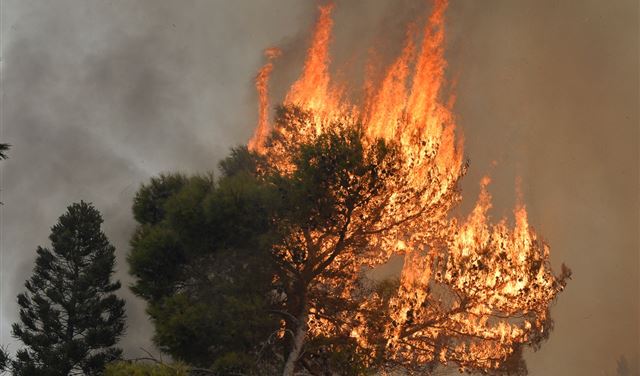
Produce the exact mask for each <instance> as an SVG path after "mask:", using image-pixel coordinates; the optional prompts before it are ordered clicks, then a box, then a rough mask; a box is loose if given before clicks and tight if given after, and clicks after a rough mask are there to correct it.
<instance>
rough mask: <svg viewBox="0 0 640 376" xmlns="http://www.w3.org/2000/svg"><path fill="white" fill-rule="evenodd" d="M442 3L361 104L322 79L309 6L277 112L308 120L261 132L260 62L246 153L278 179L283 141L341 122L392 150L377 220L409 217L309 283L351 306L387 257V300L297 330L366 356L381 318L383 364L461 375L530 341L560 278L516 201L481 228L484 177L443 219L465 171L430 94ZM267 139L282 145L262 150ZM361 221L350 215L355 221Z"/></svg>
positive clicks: (318, 38) (436, 82) (459, 146)
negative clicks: (288, 108)
mask: <svg viewBox="0 0 640 376" xmlns="http://www.w3.org/2000/svg"><path fill="white" fill-rule="evenodd" d="M447 5H448V4H447V1H446V0H436V1H435V5H434V7H433V10H432V13H431V15H430V17H429V18H428V20H427V22H426V25H425V26H424V28H423V30H422V40H421V43H420V44H419V46H416V44H415V41H414V40H415V39H416V36H417V33H416V29H415V27H413V26H410V27H409V28H408V31H407V34H406V39H405V42H404V46H403V48H402V50H401V52H400V54H399V56H398V57H397V58H396V59H395V60H394V61H393V62H392V63H391V64H390V65H389V66H388V67H387V68H386V70H384V72H385V73H384V76H383V78H382V80H381V81H380V83H379V84H378V83H376V82H372V81H371V80H370V79H368V80H366V82H365V92H366V93H367V96H366V100H365V103H364V104H363V105H362V109H360V108H359V107H358V106H357V105H354V104H353V103H350V102H349V100H348V99H347V98H345V95H344V92H345V90H344V88H345V87H346V84H344V83H336V82H332V78H331V75H330V73H329V72H330V70H329V65H330V62H331V57H330V54H329V45H330V42H331V31H332V27H333V21H332V19H331V12H332V10H333V8H334V6H333V5H332V4H329V5H325V6H321V7H319V11H320V15H319V18H318V21H317V23H316V26H315V29H314V32H313V37H312V39H311V44H310V47H309V49H308V51H307V57H306V61H305V64H304V69H303V72H302V74H301V76H300V78H299V79H298V80H297V81H296V82H295V83H294V84H293V85H292V86H291V88H290V90H289V92H288V93H287V94H286V97H285V99H284V104H285V105H293V106H296V107H298V108H301V109H303V110H305V111H308V114H310V116H311V118H310V119H302V120H296V121H297V122H296V123H295V127H294V128H293V129H292V128H291V127H289V128H285V127H284V126H282V125H281V124H275V126H274V127H273V129H270V127H269V124H268V111H267V107H268V95H267V82H268V77H269V73H270V72H271V70H272V68H273V66H272V61H271V59H272V58H273V57H274V56H275V55H273V56H270V57H269V61H268V63H267V64H266V65H265V66H264V67H263V68H262V69H261V70H260V73H259V74H258V78H257V79H256V87H257V88H258V92H259V95H260V107H259V108H260V117H259V123H258V127H257V129H256V132H255V134H254V137H253V138H252V139H251V141H250V142H249V148H250V149H251V150H255V151H257V152H259V153H262V154H264V155H265V156H266V157H267V159H268V160H269V161H270V163H272V164H274V165H276V167H277V168H279V169H280V171H283V172H284V173H288V172H290V169H291V163H290V162H289V157H290V155H289V152H290V150H288V148H287V146H286V145H288V144H289V145H290V144H295V143H298V142H305V141H310V140H313V138H314V137H317V136H318V135H321V134H323V133H327V132H329V131H331V130H332V129H333V127H336V126H339V124H343V123H345V122H346V123H351V124H355V123H357V124H359V125H361V126H362V128H363V130H364V132H363V136H362V137H363V140H362V141H363V144H365V145H371V144H372V143H373V142H375V140H377V139H384V140H386V141H389V142H392V143H395V144H397V145H398V146H399V150H400V158H401V159H402V166H403V167H402V171H403V172H404V173H405V174H404V175H403V177H402V180H401V182H400V183H398V184H401V185H402V190H400V189H398V191H397V192H394V193H393V194H391V195H390V196H389V200H388V205H387V207H386V208H385V213H383V214H381V217H383V218H385V219H384V220H385V221H387V222H388V223H393V222H394V221H397V220H398V219H399V218H401V217H402V218H406V217H411V218H412V220H411V221H407V222H403V225H402V229H399V230H395V231H387V232H382V231H380V232H376V235H372V238H373V240H371V242H370V244H369V245H368V247H367V249H365V250H359V251H358V254H357V255H354V254H345V255H339V256H338V257H336V258H335V260H334V261H333V264H332V265H333V266H329V268H330V269H331V268H334V269H332V270H335V271H337V270H339V271H340V273H342V275H344V274H345V273H347V274H348V273H351V274H350V275H351V278H352V280H351V281H346V282H345V281H342V280H337V279H335V278H334V279H332V278H331V277H327V276H323V275H320V276H319V277H318V278H319V283H320V285H322V286H323V287H322V288H323V289H324V290H323V291H333V292H334V293H335V295H336V296H339V297H341V298H344V299H351V300H357V299H358V296H361V295H362V294H361V293H360V292H358V291H356V287H355V286H356V285H357V284H356V283H354V282H353V281H356V280H358V278H360V277H361V274H360V271H361V269H362V267H364V266H370V267H372V266H376V265H381V264H383V263H385V262H387V261H388V260H389V257H390V256H391V255H392V254H400V255H404V266H403V269H402V272H401V274H400V281H399V286H398V287H397V291H396V292H395V294H394V295H393V296H392V297H391V298H385V297H384V296H382V295H381V294H379V293H373V294H372V295H369V296H367V298H366V299H361V301H360V309H359V310H356V311H353V312H351V311H350V312H342V313H340V315H341V316H340V317H339V318H338V319H337V320H336V322H341V324H336V323H335V322H332V321H329V320H327V319H326V317H324V316H323V315H324V313H323V308H322V307H314V308H313V311H312V312H310V313H311V315H310V316H309V317H310V318H309V333H310V334H311V335H312V336H319V335H328V334H330V333H346V335H348V336H350V337H352V338H354V339H355V340H356V341H357V342H358V344H359V346H360V347H361V348H362V349H367V350H370V355H371V354H374V353H376V352H377V351H380V346H378V345H376V344H375V343H374V340H373V338H375V337H376V334H375V333H374V329H373V328H372V326H371V325H370V322H369V321H368V320H369V319H368V318H367V314H366V312H371V311H376V310H377V311H384V312H386V314H387V317H388V323H387V324H385V326H384V328H382V330H381V332H382V333H383V337H384V343H385V346H384V348H385V350H384V351H386V352H387V357H389V358H391V359H394V360H396V361H398V362H399V363H400V364H411V363H418V364H424V363H428V362H432V361H439V362H441V363H446V362H448V361H453V362H456V363H458V364H459V365H460V366H461V367H462V368H463V369H464V368H465V367H475V368H480V369H483V370H490V369H496V368H498V367H499V366H500V365H501V364H502V363H503V362H504V361H505V360H506V359H507V358H508V357H509V356H510V355H511V354H512V353H513V351H514V345H515V344H524V343H527V342H529V341H532V338H533V337H536V336H538V337H539V336H542V334H543V333H544V332H545V330H546V326H547V325H548V323H547V322H548V320H549V317H548V307H549V304H550V302H551V301H553V299H554V298H555V296H556V294H557V293H558V292H559V291H560V290H561V288H562V286H563V283H564V282H563V280H564V277H566V275H564V274H563V277H560V278H556V277H555V276H554V275H553V274H552V273H551V268H550V264H549V261H548V256H549V249H548V246H547V245H546V244H544V243H543V242H541V241H539V240H538V238H537V235H536V233H535V232H534V231H533V229H532V228H530V226H529V223H528V219H527V211H526V208H525V206H524V205H523V204H521V203H518V205H517V206H516V209H515V211H514V215H515V226H514V227H513V228H512V229H511V228H509V226H508V225H507V221H506V220H504V219H503V220H501V221H499V222H498V223H497V224H491V223H490V221H489V216H488V212H489V209H490V208H491V195H490V194H489V193H488V190H487V187H488V185H489V183H490V179H489V178H488V177H485V178H483V179H482V180H481V192H480V196H479V198H478V201H477V203H476V206H475V208H474V209H473V211H472V212H471V213H470V214H469V216H468V217H467V218H466V219H465V220H461V221H458V220H455V219H453V220H451V219H449V218H448V213H449V211H450V209H451V208H452V207H453V205H455V204H456V203H457V202H458V201H459V199H460V198H459V193H458V189H457V185H458V181H459V179H460V178H461V176H462V175H463V174H464V172H465V170H466V166H465V164H464V163H463V138H462V136H461V135H460V132H459V131H458V130H457V126H456V122H455V120H456V119H455V116H454V114H453V112H452V107H453V102H454V99H455V98H454V97H453V95H450V96H449V97H448V98H445V100H443V98H442V97H445V96H446V95H445V93H444V90H443V89H444V88H446V87H447V85H448V83H447V81H446V79H445V69H446V66H447V63H446V60H445V58H444V43H445V28H444V26H445V22H444V19H445V18H444V14H445V10H446V8H447ZM269 132H273V134H277V135H278V136H279V137H280V139H281V140H284V141H281V142H280V143H274V144H271V145H270V144H268V143H267V144H266V145H267V146H265V140H266V139H267V136H268V134H269ZM391 188H393V187H391ZM395 188H398V187H395ZM401 191H402V192H401ZM403 192H404V193H403ZM407 192H410V193H411V197H410V198H408V197H409V194H408V193H407ZM416 196H417V198H416ZM412 200H413V201H412ZM412 202H413V204H411V203H412ZM407 213H410V215H408V214H407ZM411 213H415V214H411ZM368 215H369V213H367V212H359V213H354V217H359V218H367V216H368ZM306 236H307V237H308V239H307V241H309V242H311V243H314V242H319V239H321V238H323V239H325V243H324V244H322V245H321V246H320V247H319V251H320V253H321V254H324V253H325V252H326V250H327V249H331V247H333V246H334V245H335V239H334V240H332V239H331V238H330V237H322V236H321V234H318V233H310V234H306ZM332 242H333V243H332ZM277 251H278V252H281V253H282V254H283V255H285V256H283V257H284V258H285V259H286V258H287V257H290V256H287V251H286V249H278V250H277ZM563 273H564V272H563ZM379 331H380V330H379ZM444 338H454V339H455V340H452V341H449V342H447V340H445V339H444ZM536 338H537V337H536ZM371 356H373V355H371Z"/></svg>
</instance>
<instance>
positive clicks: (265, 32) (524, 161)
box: [0, 0, 640, 375]
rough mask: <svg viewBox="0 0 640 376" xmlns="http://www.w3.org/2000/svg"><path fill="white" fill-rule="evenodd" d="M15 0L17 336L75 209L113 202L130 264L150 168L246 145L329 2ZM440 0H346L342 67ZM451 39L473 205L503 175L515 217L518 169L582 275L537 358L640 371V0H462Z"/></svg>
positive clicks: (12, 169) (297, 64)
mask: <svg viewBox="0 0 640 376" xmlns="http://www.w3.org/2000/svg"><path fill="white" fill-rule="evenodd" d="M2 5H3V8H4V9H3V12H2V18H3V19H2V30H1V33H2V39H3V40H2V74H3V80H2V90H3V108H2V134H1V135H0V141H2V142H9V143H11V144H13V148H12V150H11V151H10V159H9V160H7V161H3V162H2V163H0V167H1V168H2V170H3V176H2V182H1V186H2V198H1V201H3V202H4V203H5V204H4V206H3V207H2V208H1V209H0V210H1V211H2V219H1V220H2V222H1V226H0V227H1V234H0V245H1V247H2V262H1V271H2V275H1V276H0V287H1V295H2V296H1V297H0V301H1V307H0V314H1V315H2V317H1V320H0V329H1V332H2V333H1V334H2V335H1V336H0V337H1V341H2V343H5V344H7V343H11V346H10V348H11V350H15V349H16V348H17V344H15V343H12V342H11V339H10V335H9V325H10V323H11V322H14V321H16V318H17V308H16V304H15V296H16V294H17V293H18V292H20V291H22V289H23V287H22V286H23V283H24V280H25V279H26V278H28V276H29V275H30V271H31V268H32V262H33V259H34V256H35V248H36V246H37V245H47V244H48V240H47V236H48V234H49V228H50V227H51V226H52V225H53V224H54V223H55V222H56V220H57V218H58V216H59V215H60V214H62V213H63V212H64V210H65V207H66V206H67V205H68V204H70V203H71V202H74V201H79V200H81V199H84V200H86V201H91V202H93V203H94V204H95V205H96V207H97V208H98V209H99V210H100V211H101V212H102V214H103V216H104V218H105V231H106V233H107V235H108V236H109V237H110V239H111V240H112V242H113V243H114V244H115V245H116V247H117V249H118V250H117V252H118V273H117V275H118V278H120V279H121V280H122V281H123V282H124V283H125V284H127V283H129V282H130V281H131V280H130V278H129V277H128V276H127V273H126V269H127V266H126V262H125V255H126V253H127V252H128V239H129V237H130V234H131V231H132V229H133V227H134V221H133V219H132V216H131V213H130V205H131V200H132V197H133V194H134V193H135V191H136V190H137V188H138V187H139V185H140V183H141V182H144V181H146V180H147V179H148V178H149V177H150V176H152V175H155V174H157V173H159V172H163V171H173V170H180V171H187V172H202V171H208V170H214V169H215V166H216V163H217V161H218V160H219V159H220V158H221V157H223V156H225V155H226V153H227V151H228V148H229V147H230V146H232V145H235V144H239V143H243V142H246V141H247V140H248V139H249V137H250V135H251V133H252V130H253V126H254V125H255V123H256V121H257V100H256V97H255V94H254V90H253V83H252V78H253V77H254V76H255V74H256V72H257V71H258V69H259V67H260V65H261V63H262V49H264V48H265V47H269V46H273V45H277V46H279V47H282V48H283V55H282V56H281V57H280V58H278V60H277V61H276V62H275V69H274V77H273V81H272V82H273V85H272V88H273V90H272V91H273V94H274V98H282V96H283V94H284V91H285V90H286V87H288V85H289V84H290V83H291V82H293V81H294V80H295V78H296V77H297V75H298V74H299V72H300V70H301V68H302V61H303V57H304V52H305V48H306V42H307V40H308V36H309V33H308V31H309V30H310V28H311V26H312V23H313V20H314V17H315V4H313V2H301V1H296V0H286V1H285V0H279V1H266V0H263V1H242V2H239V1H236V2H222V1H196V0H189V1H186V0H185V1H180V2H170V1H162V2H161V1H155V0H140V1H136V2H124V1H108V2H107V1H80V0H60V1H56V2H43V1H28V0H5V1H4V2H3V4H2ZM427 7H428V4H426V3H425V2H424V1H422V0H400V1H383V0H376V1H369V0H344V1H338V3H337V7H336V9H335V18H334V19H335V28H336V30H335V35H334V45H333V47H332V50H333V51H334V56H335V61H334V67H336V70H337V71H339V72H340V74H341V75H343V76H345V77H348V78H349V79H350V80H352V81H355V82H358V80H361V77H362V75H363V70H362V63H363V61H364V60H366V59H367V58H368V57H369V56H372V55H373V56H375V57H376V59H377V60H378V61H380V62H381V63H382V64H384V63H385V62H388V61H390V60H391V59H392V58H393V57H394V55H395V54H396V53H397V52H398V51H399V49H400V48H401V41H402V39H403V38H404V34H405V25H406V24H407V22H410V21H420V17H421V15H422V16H424V15H426V12H425V9H426V8H427ZM447 41H448V42H447V54H448V60H449V62H450V67H449V72H450V74H451V78H452V79H455V81H456V82H457V88H456V92H457V94H458V95H457V98H458V101H457V104H456V111H455V112H456V113H457V114H458V115H459V119H458V123H459V125H460V127H461V128H462V131H463V133H464V135H465V139H466V145H465V152H466V154H467V156H468V157H470V159H471V169H470V171H469V174H468V176H467V177H466V178H465V180H464V185H463V187H462V188H463V192H464V197H465V203H463V205H462V207H461V209H460V213H464V212H465V210H467V209H468V208H469V207H470V206H471V204H472V203H473V201H474V200H475V195H476V194H477V192H478V182H479V181H480V177H481V176H482V175H484V174H486V173H490V174H491V175H492V177H493V181H494V183H493V184H492V185H491V186H490V190H491V192H492V194H493V195H494V197H495V209H494V211H493V214H494V216H495V217H496V218H500V217H502V216H509V215H510V214H511V213H510V211H511V208H512V207H513V205H514V202H515V197H516V195H515V180H516V176H520V177H521V178H522V191H523V195H524V201H525V202H526V204H527V207H528V209H529V213H530V222H531V223H532V224H533V225H534V226H536V227H537V229H538V230H539V232H540V233H541V234H542V235H543V236H544V237H545V238H546V240H547V241H548V242H549V243H550V245H551V249H552V259H553V262H554V266H555V267H556V270H557V269H558V268H559V264H560V262H562V261H564V262H566V263H567V264H568V265H569V266H570V267H571V268H572V269H573V271H574V273H575V274H574V275H575V277H574V280H573V281H571V282H570V284H569V286H568V287H567V290H566V291H565V292H564V293H562V294H561V295H560V297H559V300H558V304H557V305H556V306H555V307H554V308H553V310H552V315H553V317H554V319H555V321H556V327H555V330H554V332H553V333H552V335H551V339H550V340H549V342H548V343H545V344H544V345H543V347H542V349H541V350H540V351H539V352H537V353H533V352H528V353H527V357H528V360H529V369H530V371H531V374H532V375H601V374H602V373H603V372H613V371H614V370H615V367H616V360H617V359H620V357H621V356H625V358H626V359H627V360H628V363H629V368H630V369H637V364H638V357H639V353H640V348H639V346H640V344H639V343H638V338H640V332H639V327H638V317H640V312H639V301H638V299H639V296H640V294H639V291H638V288H639V283H640V281H639V280H638V275H639V272H638V266H639V260H638V249H639V248H640V247H639V244H638V237H637V233H638V228H639V227H640V223H639V218H638V206H639V202H638V196H637V192H638V189H639V188H640V187H639V185H638V180H639V177H638V170H639V166H638V161H639V155H638V121H639V118H638V101H639V97H638V4H637V3H636V2H634V1H633V0H622V1H618V2H613V3H609V2H608V3H606V4H605V3H604V2H599V1H596V0H587V1H565V2H558V1H554V0H531V1H527V2H513V1H509V0H494V1H491V2H451V4H450V8H449V11H448V17H447ZM374 44H375V45H376V49H375V51H372V50H371V49H370V47H371V46H373V45H374ZM354 94H358V93H354ZM496 164H497V165H496ZM493 165H496V166H495V167H492V166H493ZM123 290H125V291H123V296H125V297H126V299H127V302H128V306H127V313H128V316H129V319H128V325H129V328H128V332H127V336H126V338H124V340H123V342H122V345H123V347H124V348H125V351H126V354H127V356H130V357H135V356H139V355H141V351H140V350H139V347H144V348H146V349H150V348H151V344H150V336H151V333H152V327H151V325H150V323H149V322H148V320H147V318H146V316H145V314H144V304H143V302H141V301H140V300H138V299H136V298H135V297H133V296H132V295H131V294H130V293H129V292H128V290H126V289H123ZM634 367H635V368H634Z"/></svg>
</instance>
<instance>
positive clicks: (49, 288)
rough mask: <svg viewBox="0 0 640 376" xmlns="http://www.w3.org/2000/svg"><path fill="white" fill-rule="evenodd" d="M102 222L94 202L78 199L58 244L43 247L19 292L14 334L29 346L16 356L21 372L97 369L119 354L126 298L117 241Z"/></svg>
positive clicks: (56, 237) (62, 373) (34, 375)
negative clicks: (117, 275)
mask: <svg viewBox="0 0 640 376" xmlns="http://www.w3.org/2000/svg"><path fill="white" fill-rule="evenodd" d="M102 222H103V221H102V216H101V215H100V213H99V212H98V210H96V209H95V208H94V207H93V206H92V205H91V204H89V203H86V202H80V203H74V204H73V205H71V206H69V207H68V208H67V212H66V213H65V214H63V215H62V216H61V217H60V219H59V221H58V223H57V224H56V225H55V226H53V228H52V231H51V235H50V236H49V239H51V244H52V248H51V249H48V248H42V247H38V249H37V253H38V256H37V258H36V265H35V267H34V270H33V275H32V276H31V278H30V279H29V280H27V282H26V283H25V287H26V288H27V292H26V293H23V294H20V295H18V304H19V305H20V323H15V324H14V325H13V336H14V337H15V338H17V339H19V340H20V341H21V342H22V343H24V345H25V348H23V349H21V350H19V351H18V353H17V355H16V359H15V360H11V361H10V363H11V368H12V370H13V373H14V375H25V376H27V375H28V376H39V375H43V376H44V375H46V376H67V375H80V374H82V375H97V374H101V373H102V372H103V370H104V366H105V364H106V363H107V362H109V361H112V360H114V359H117V358H119V357H120V355H121V352H122V350H120V349H119V348H116V347H115V346H114V345H115V344H116V342H117V340H118V339H119V337H120V336H121V335H122V334H123V332H124V326H125V324H124V319H125V313H124V300H122V299H119V298H118V297H116V295H115V294H114V292H115V291H116V290H118V289H119V288H120V283H119V282H112V281H111V276H112V274H113V271H114V270H113V269H114V264H115V255H114V250H115V248H114V247H113V246H112V245H111V244H110V243H109V240H108V239H107V237H106V236H105V234H104V233H103V232H102V231H101V229H100V225H101V224H102Z"/></svg>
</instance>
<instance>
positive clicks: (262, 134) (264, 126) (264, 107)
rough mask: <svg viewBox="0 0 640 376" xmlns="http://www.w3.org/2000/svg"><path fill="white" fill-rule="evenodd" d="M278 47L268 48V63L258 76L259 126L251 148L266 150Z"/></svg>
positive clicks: (250, 141) (278, 54)
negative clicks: (271, 92) (272, 84)
mask: <svg viewBox="0 0 640 376" xmlns="http://www.w3.org/2000/svg"><path fill="white" fill-rule="evenodd" d="M280 53H281V51H280V50H279V49H278V48H267V49H266V50H265V51H264V55H265V56H266V58H267V63H266V64H265V65H263V66H262V68H260V71H258V75H257V76H256V89H257V91H258V126H257V127H256V130H255V132H254V134H253V137H252V138H251V140H249V142H248V144H247V146H248V147H249V150H253V151H258V152H264V140H265V139H266V138H267V135H268V134H269V130H270V129H269V128H270V126H269V77H270V76H271V71H272V70H273V60H274V59H275V58H277V57H278V56H280Z"/></svg>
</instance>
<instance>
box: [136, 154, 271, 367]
mask: <svg viewBox="0 0 640 376" xmlns="http://www.w3.org/2000/svg"><path fill="white" fill-rule="evenodd" d="M253 158H254V157H253V156H252V155H251V154H250V153H249V152H248V151H247V150H246V148H238V149H235V150H234V151H233V152H232V156H231V157H229V158H227V159H226V160H225V161H223V162H222V163H221V171H222V176H221V178H220V179H218V180H217V181H215V180H214V179H213V178H212V177H211V176H192V177H185V176H182V175H170V176H166V175H165V176H160V177H158V178H154V179H152V181H151V183H149V184H148V185H143V186H142V187H141V189H140V191H139V192H138V194H137V195H136V200H135V201H134V206H133V210H134V215H135V217H136V219H137V220H138V222H139V225H138V228H137V229H136V232H135V234H134V236H133V238H132V240H131V246H132V248H131V252H130V254H129V255H128V262H129V265H130V271H131V274H133V275H134V277H135V278H136V281H135V283H134V285H133V286H132V289H133V291H134V292H135V293H136V294H137V295H139V296H141V297H142V298H144V299H145V300H147V302H148V303H149V305H148V313H149V315H150V317H151V318H152V320H153V322H154V324H155V336H154V341H155V342H156V344H157V345H158V346H159V347H160V348H161V349H162V350H163V351H165V352H167V353H169V354H171V355H172V356H173V357H174V358H175V359H179V360H183V361H186V362H189V363H191V364H194V365H197V366H200V367H214V368H216V369H220V370H224V369H234V370H239V371H240V370H242V371H247V370H250V369H252V368H253V367H255V366H256V354H257V352H258V350H259V348H260V347H261V343H262V342H263V341H264V340H266V339H267V338H268V337H269V336H270V334H271V333H272V332H274V331H275V330H276V329H277V320H275V319H274V318H273V317H271V316H270V315H269V314H268V308H269V302H268V292H269V289H270V286H271V285H270V283H271V277H272V275H273V272H272V269H271V268H272V264H271V262H270V258H269V254H268V252H267V249H266V248H265V244H266V243H267V241H266V240H265V239H266V237H267V229H268V218H267V209H266V208H264V207H263V204H264V203H265V202H268V197H270V195H271V193H270V189H269V188H268V187H267V186H265V185H264V184H262V183H260V182H259V181H258V180H257V179H256V177H255V174H254V173H253V170H254V169H255V166H256V164H255V162H254V161H253ZM158 192H165V193H166V192H170V193H169V194H158ZM140 213H142V214H140ZM149 213H152V214H149Z"/></svg>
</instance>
